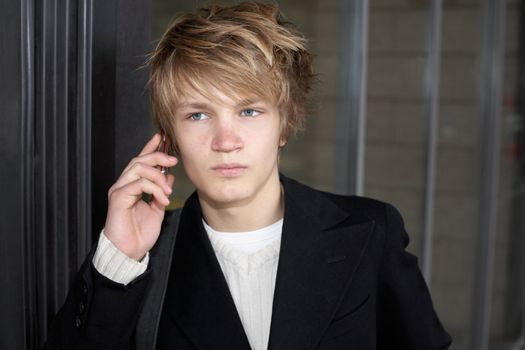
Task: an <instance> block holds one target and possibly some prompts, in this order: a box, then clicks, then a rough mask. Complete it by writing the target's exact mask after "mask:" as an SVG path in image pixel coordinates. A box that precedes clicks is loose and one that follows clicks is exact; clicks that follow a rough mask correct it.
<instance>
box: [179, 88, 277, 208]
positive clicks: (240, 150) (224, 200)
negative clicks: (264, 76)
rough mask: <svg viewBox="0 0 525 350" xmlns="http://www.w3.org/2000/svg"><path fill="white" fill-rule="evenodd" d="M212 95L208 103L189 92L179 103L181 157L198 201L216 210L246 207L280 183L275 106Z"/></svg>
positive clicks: (215, 92) (214, 91)
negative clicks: (276, 183)
mask: <svg viewBox="0 0 525 350" xmlns="http://www.w3.org/2000/svg"><path fill="white" fill-rule="evenodd" d="M211 92H212V93H213V96H215V97H216V98H215V99H214V100H213V101H211V100H210V99H208V98H206V97H204V96H202V95H200V94H198V93H194V94H192V95H191V96H188V97H187V98H186V99H185V100H184V101H181V103H179V107H178V108H177V111H176V115H175V119H174V125H173V126H174V130H175V137H176V140H177V145H178V148H179V151H180V157H181V159H182V162H183V164H184V169H185V170H186V173H187V175H188V177H189V178H190V180H191V181H192V182H193V184H194V185H195V187H196V188H197V192H198V193H199V197H200V199H201V200H205V201H207V202H208V203H209V204H210V205H213V206H221V207H223V206H227V207H228V206H237V205H243V204H248V203H250V202H251V201H252V200H253V199H254V198H256V197H257V196H260V195H261V196H265V194H267V191H265V190H267V189H270V188H275V181H279V173H278V155H279V148H280V146H283V145H284V143H285V142H284V141H283V140H281V137H280V116H279V111H278V107H277V106H276V105H274V104H273V103H271V102H268V101H263V100H259V101H245V100H242V99H239V98H236V97H231V96H228V95H226V94H224V93H222V92H221V91H217V90H213V91H211ZM272 182H273V183H272Z"/></svg>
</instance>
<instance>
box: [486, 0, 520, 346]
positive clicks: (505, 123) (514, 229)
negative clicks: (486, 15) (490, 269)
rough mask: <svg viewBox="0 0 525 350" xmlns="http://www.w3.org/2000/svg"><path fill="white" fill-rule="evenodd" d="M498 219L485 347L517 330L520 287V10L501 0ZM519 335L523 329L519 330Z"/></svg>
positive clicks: (503, 342)
mask: <svg viewBox="0 0 525 350" xmlns="http://www.w3.org/2000/svg"><path fill="white" fill-rule="evenodd" d="M506 5H507V6H506V18H505V54H504V63H503V64H504V71H503V72H504V73H503V82H502V84H503V85H502V88H503V101H502V106H503V110H502V128H501V153H500V154H501V160H500V168H499V171H500V182H499V195H498V223H497V225H498V226H497V236H496V245H495V261H494V283H493V288H492V305H491V307H492V314H491V332H490V348H491V349H507V348H511V347H510V346H511V344H513V343H514V342H515V341H516V340H517V339H518V336H519V334H520V332H519V330H520V325H521V326H522V327H523V324H522V317H523V312H524V310H525V308H524V300H525V299H524V298H525V297H524V296H525V290H524V288H523V286H524V285H523V283H524V280H525V260H524V255H523V252H524V251H525V235H524V232H525V221H524V218H525V171H524V170H525V166H524V165H525V157H524V153H523V150H524V148H523V141H524V114H523V113H524V112H525V111H524V108H523V106H524V104H523V103H524V102H525V101H524V100H523V94H524V90H523V82H522V81H523V74H524V70H523V63H524V62H523V53H521V52H520V51H521V50H522V47H521V45H523V44H522V43H523V38H522V37H521V35H522V34H521V32H520V30H521V27H522V26H523V24H522V11H521V10H520V2H519V1H517V0H508V1H506ZM522 335H525V334H522Z"/></svg>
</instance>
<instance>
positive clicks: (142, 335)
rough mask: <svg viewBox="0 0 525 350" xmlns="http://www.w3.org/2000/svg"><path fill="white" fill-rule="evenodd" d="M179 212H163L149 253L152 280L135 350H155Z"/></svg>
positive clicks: (139, 323)
mask: <svg viewBox="0 0 525 350" xmlns="http://www.w3.org/2000/svg"><path fill="white" fill-rule="evenodd" d="M181 211H182V210H181V209H177V210H175V211H172V212H166V216H169V217H168V218H166V219H165V220H164V223H165V225H163V227H162V229H161V233H160V235H159V239H158V240H157V243H155V246H154V247H153V248H152V250H151V252H150V261H149V265H150V266H151V269H152V271H151V272H152V274H153V276H152V277H153V278H152V281H151V285H150V290H149V291H148V295H147V297H146V300H145V302H144V305H143V307H142V312H141V314H140V316H139V320H138V322H137V328H136V332H135V346H136V349H137V350H153V349H154V348H155V343H156V340H157V329H158V327H159V322H160V316H161V312H162V305H163V301H164V296H165V294H166V288H167V285H168V277H169V273H170V268H171V260H172V257H173V250H174V247H175V240H176V238H177V231H178V229H179V218H180V213H181Z"/></svg>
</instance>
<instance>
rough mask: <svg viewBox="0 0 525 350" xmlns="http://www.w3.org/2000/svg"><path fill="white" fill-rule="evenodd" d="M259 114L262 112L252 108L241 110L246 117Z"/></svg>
mask: <svg viewBox="0 0 525 350" xmlns="http://www.w3.org/2000/svg"><path fill="white" fill-rule="evenodd" d="M259 114H261V113H260V112H259V111H256V110H255V109H252V108H247V109H245V110H243V111H242V112H241V115H242V116H244V117H257V116H258V115H259Z"/></svg>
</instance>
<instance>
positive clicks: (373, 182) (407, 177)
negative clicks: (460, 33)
mask: <svg viewBox="0 0 525 350" xmlns="http://www.w3.org/2000/svg"><path fill="white" fill-rule="evenodd" d="M423 3H424V4H422V3H421V2H412V1H406V2H405V1H379V0H371V1H370V21H369V52H368V55H369V57H368V101H367V121H366V123H367V127H366V128H367V134H366V147H365V152H366V155H365V191H364V192H365V195H366V196H370V197H374V198H378V199H381V200H384V201H387V202H390V203H392V204H393V205H394V206H396V207H397V208H398V209H399V210H400V212H401V213H402V215H403V218H404V220H405V225H406V228H407V231H408V232H409V234H410V238H411V243H410V245H409V248H408V249H409V250H410V251H412V252H413V253H415V254H419V252H420V246H421V234H422V228H423V221H422V218H423V198H424V186H425V183H424V176H425V138H424V135H425V129H424V128H425V118H426V114H425V111H426V110H425V108H426V101H425V95H424V91H425V90H424V85H423V84H424V76H425V68H426V63H427V56H428V53H427V35H428V18H429V17H428V15H429V6H428V2H423Z"/></svg>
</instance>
